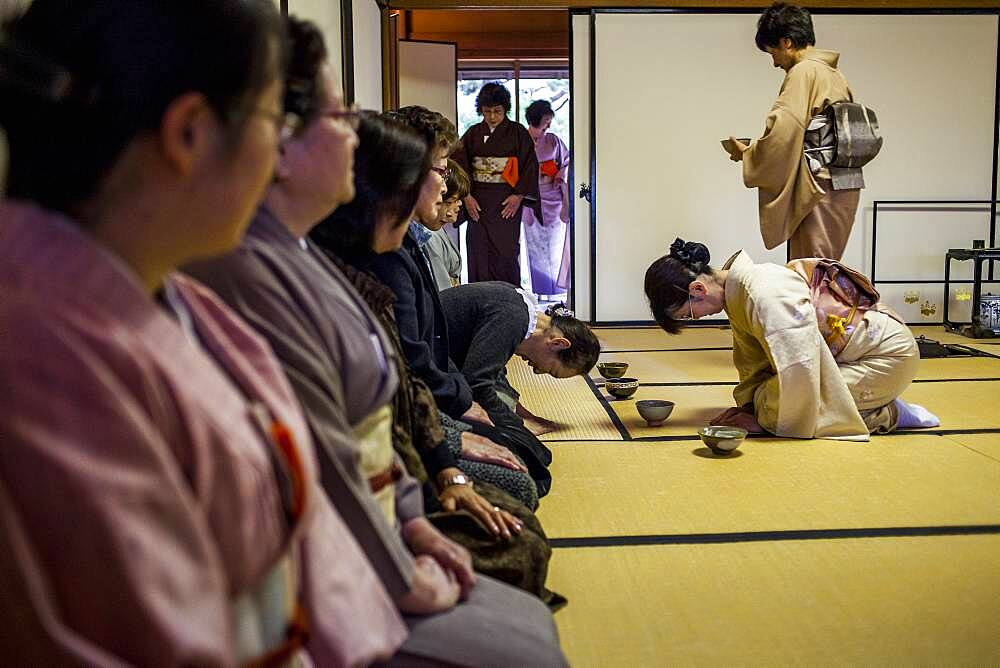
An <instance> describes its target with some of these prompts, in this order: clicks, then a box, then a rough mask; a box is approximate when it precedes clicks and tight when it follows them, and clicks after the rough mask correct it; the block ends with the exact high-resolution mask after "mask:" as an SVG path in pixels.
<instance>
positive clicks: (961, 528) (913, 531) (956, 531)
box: [549, 524, 1000, 548]
mask: <svg viewBox="0 0 1000 668" xmlns="http://www.w3.org/2000/svg"><path fill="white" fill-rule="evenodd" d="M984 534H1000V524H972V525H957V526H931V527H869V528H854V529H795V530H789V531H741V532H732V533H691V534H663V535H652V536H594V537H590V538H550V539H549V544H550V545H551V546H552V547H554V548H574V547H636V546H643V545H704V544H708V543H756V542H764V541H790V540H835V539H841V538H904V537H905V538H909V537H917V536H967V535H984Z"/></svg>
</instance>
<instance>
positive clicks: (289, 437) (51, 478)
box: [0, 0, 406, 666]
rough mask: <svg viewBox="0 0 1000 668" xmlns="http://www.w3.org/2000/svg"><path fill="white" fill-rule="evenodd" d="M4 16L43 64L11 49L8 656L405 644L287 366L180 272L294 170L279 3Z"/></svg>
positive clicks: (348, 654)
mask: <svg viewBox="0 0 1000 668" xmlns="http://www.w3.org/2000/svg"><path fill="white" fill-rule="evenodd" d="M3 32H4V33H5V40H9V41H3V42H0V51H2V52H0V61H2V62H3V63H4V65H8V64H9V63H10V62H11V60H12V59H21V60H22V61H28V62H30V64H31V67H30V69H27V70H26V71H29V72H32V73H33V76H32V77H31V78H30V79H27V80H26V81H23V82H17V81H12V80H11V79H12V75H14V74H16V72H17V71H19V69H18V68H8V67H4V68H0V99H2V100H3V103H2V104H0V125H3V126H4V128H5V130H6V131H7V134H8V137H9V140H10V154H11V161H10V191H9V193H8V194H9V196H10V199H8V200H7V201H5V202H4V203H2V204H0V295H2V298H0V396H2V397H3V406H2V408H0V591H2V592H3V594H2V595H0V624H2V625H3V632H2V633H0V657H3V662H4V663H5V664H10V665H38V666H54V665H97V666H108V665H141V666H178V665H205V666H208V665H211V666H233V665H237V664H247V665H279V664H281V665H284V664H293V663H299V662H300V661H301V662H304V663H306V664H309V663H310V658H311V659H312V662H314V663H315V664H317V665H333V666H340V665H361V664H367V663H371V662H373V661H378V660H380V659H385V658H387V657H389V656H391V655H392V654H393V652H394V651H395V650H396V649H397V648H398V647H399V646H400V645H401V643H402V642H403V640H404V638H405V637H406V628H405V626H404V625H403V623H402V620H401V619H400V618H399V615H398V613H397V611H396V609H395V606H394V605H393V601H392V600H391V599H390V597H389V595H388V594H387V592H386V591H385V589H384V588H383V586H382V585H381V583H380V581H379V579H378V577H377V575H376V573H375V571H374V569H373V568H372V566H371V565H370V564H369V562H368V560H367V559H366V558H365V556H364V554H363V553H362V551H361V549H360V548H359V546H358V544H357V542H356V541H355V540H354V539H353V538H352V536H351V534H350V532H349V531H348V529H347V527H346V526H345V524H344V522H343V520H342V519H341V518H340V516H339V515H337V513H336V512H334V511H333V509H332V508H331V507H330V505H329V503H328V502H327V501H326V498H325V497H324V495H323V492H322V490H321V489H320V488H319V485H318V481H317V473H316V468H317V466H316V462H315V459H314V457H313V450H312V442H311V440H310V436H309V432H308V429H307V427H306V423H305V419H304V418H303V415H302V412H301V410H300V408H299V406H298V403H297V402H296V401H295V397H294V394H293V393H292V390H291V388H290V387H289V385H288V382H287V380H286V379H285V377H284V376H283V375H282V372H281V367H280V365H279V364H278V362H277V360H275V359H274V356H273V355H272V353H271V350H270V348H268V346H267V345H266V344H265V343H264V342H263V341H262V340H261V339H260V338H259V337H257V336H256V335H254V334H253V332H251V331H250V329H249V328H248V327H247V326H246V324H245V323H243V321H241V320H240V319H239V318H238V317H236V316H235V315H234V314H233V313H232V312H231V311H230V310H229V309H228V308H226V307H225V306H224V305H223V304H222V303H221V301H220V300H219V299H218V298H217V297H216V296H215V295H214V294H213V293H211V292H210V291H209V290H207V289H206V288H204V287H203V286H201V285H199V284H198V283H196V282H195V281H193V280H191V279H190V278H187V277H185V276H182V275H180V274H178V273H176V272H175V271H173V270H174V267H175V266H176V265H177V264H179V263H181V262H184V261H188V260H192V259H195V258H198V257H206V256H209V255H212V254H217V253H221V252H225V251H226V250H228V249H230V248H232V246H233V245H235V244H236V242H237V241H238V240H239V238H240V236H241V235H242V234H243V231H244V229H245V228H246V225H247V223H248V221H249V215H250V213H251V212H252V211H253V208H254V206H255V204H256V202H257V201H258V200H259V198H260V196H261V195H262V193H263V191H264V189H265V188H266V186H267V184H268V182H269V181H270V179H271V175H272V168H273V166H274V162H275V156H276V154H277V149H278V140H279V136H280V133H281V132H282V130H283V126H284V117H283V115H282V114H281V113H279V110H280V108H281V107H280V99H281V95H280V93H281V90H282V77H281V75H280V71H281V63H282V60H283V58H282V54H283V52H284V30H283V26H282V24H281V19H280V17H279V16H278V14H277V11H276V10H275V9H274V7H273V4H272V3H271V2H270V1H269V0H173V1H171V2H162V1H160V0H130V1H129V2H127V3H110V2H102V3H96V2H77V1H76V0H35V2H34V4H33V5H32V6H31V8H30V9H29V10H28V11H27V13H26V14H25V15H24V16H23V18H21V19H19V20H17V21H16V22H15V23H13V24H12V25H8V26H5V27H4V31H3ZM220 34H225V35H226V36H227V37H228V38H229V39H228V40H219V39H218V35H220ZM136 63H155V64H156V67H136V66H135V64H136ZM205 63H211V67H210V68H206V67H205ZM307 630H308V632H307ZM303 646H304V647H303ZM303 649H305V650H306V651H308V653H309V654H310V657H301V656H297V655H298V654H300V653H301V652H302V651H303Z"/></svg>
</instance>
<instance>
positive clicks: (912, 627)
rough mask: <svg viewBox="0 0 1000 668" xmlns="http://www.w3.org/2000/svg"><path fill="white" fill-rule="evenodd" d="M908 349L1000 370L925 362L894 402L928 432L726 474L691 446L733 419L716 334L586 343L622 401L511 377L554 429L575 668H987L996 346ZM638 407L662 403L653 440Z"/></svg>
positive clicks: (560, 558) (558, 517)
mask: <svg viewBox="0 0 1000 668" xmlns="http://www.w3.org/2000/svg"><path fill="white" fill-rule="evenodd" d="M914 332H915V334H926V335H927V336H928V337H929V338H934V339H937V340H940V341H945V342H955V343H964V344H972V345H973V346H974V347H976V348H978V349H980V350H983V351H986V352H989V353H992V354H994V355H996V356H997V357H995V358H991V357H978V358H956V359H937V360H923V361H922V362H921V368H920V373H919V375H918V377H917V381H916V382H914V383H913V385H911V386H910V388H909V389H908V390H907V392H906V393H905V394H904V397H905V398H907V399H909V400H911V401H914V402H917V403H920V404H922V405H924V406H926V407H927V408H928V409H930V410H931V411H933V412H935V413H936V414H937V415H938V416H939V417H940V418H941V426H940V427H939V428H936V429H930V430H919V431H911V432H906V433H897V434H891V435H887V436H879V437H874V438H873V439H872V440H871V442H869V443H845V442H834V441H824V440H814V441H801V440H788V439H779V438H755V439H750V440H748V441H746V442H745V443H744V444H743V446H742V447H741V449H740V451H739V453H738V456H734V457H729V458H717V457H714V456H712V455H711V453H710V452H709V451H708V450H707V449H706V448H704V447H703V446H702V444H701V442H700V441H699V440H698V438H697V436H696V435H695V433H694V432H695V430H696V429H697V428H698V427H699V426H701V425H703V424H704V423H705V421H706V420H707V419H708V418H709V417H711V416H712V415H714V414H716V413H718V412H719V411H721V410H722V409H724V408H725V407H727V406H729V405H730V403H731V401H732V397H731V392H732V387H733V385H734V384H735V381H736V376H735V371H734V370H733V368H732V366H731V364H730V355H731V350H730V349H731V347H732V339H731V337H730V335H729V332H728V331H727V330H725V329H715V328H712V329H697V328H691V329H689V330H686V331H685V332H684V333H683V334H682V335H680V336H674V337H669V336H667V335H666V334H664V333H662V332H660V331H659V330H656V329H650V328H642V329H600V330H597V333H598V336H599V337H600V338H601V339H602V343H603V349H604V351H605V352H604V354H603V355H602V359H604V360H611V359H614V360H622V361H626V362H628V363H629V365H630V368H629V372H628V375H629V376H635V377H638V378H639V380H640V382H641V386H640V388H639V391H638V392H637V394H636V396H635V397H633V398H632V399H629V400H624V401H617V400H611V399H610V398H609V397H608V396H607V395H606V394H605V393H604V392H603V388H602V383H601V381H600V378H599V376H597V375H596V373H595V375H594V377H593V378H588V379H584V378H578V379H573V380H567V381H555V380H553V379H551V378H548V377H539V376H534V375H533V374H531V373H530V369H528V368H527V367H526V366H524V365H523V364H521V363H520V362H514V363H512V365H511V367H510V375H511V381H512V383H513V384H514V385H515V387H517V388H518V389H519V390H521V392H522V402H523V403H524V404H525V406H527V407H528V408H529V409H531V410H533V411H534V412H536V413H538V414H540V415H543V416H544V417H548V418H551V419H554V420H556V421H557V422H560V423H562V424H563V427H562V428H560V429H558V430H556V431H555V432H553V433H551V434H548V435H546V436H545V437H543V440H546V441H547V442H548V444H549V447H550V448H552V450H553V456H554V461H553V463H552V468H551V470H552V477H553V485H552V491H551V493H550V494H549V495H548V496H546V497H545V498H544V499H542V502H541V508H540V509H539V513H538V514H539V517H540V519H541V520H542V523H543V525H544V526H545V528H546V530H547V531H548V534H549V536H550V538H551V539H552V543H553V546H554V548H555V550H554V555H553V558H552V564H551V570H550V576H549V587H550V588H552V589H554V590H556V591H558V592H560V593H562V594H563V595H565V596H566V597H568V598H569V601H570V604H569V606H567V607H566V608H565V609H563V610H562V611H560V612H559V613H557V615H556V621H557V623H558V625H559V629H560V634H561V637H562V642H563V648H564V649H565V651H566V653H567V655H568V656H569V658H570V661H571V662H572V663H573V665H575V666H660V665H731V664H758V665H776V664H792V663H794V664H809V665H813V664H834V663H836V664H843V663H856V664H861V663H864V664H875V665H887V664H894V665H899V664H947V665H998V664H1000V345H998V344H1000V341H990V340H985V341H977V342H974V341H971V340H969V339H963V338H961V337H958V336H955V335H949V334H947V333H945V332H944V331H943V330H942V329H941V328H935V327H922V328H914ZM639 398H661V399H669V400H672V401H674V402H676V404H677V407H676V409H675V411H674V414H673V415H672V416H671V418H670V420H668V421H667V423H666V424H664V425H663V426H662V427H659V428H655V429H653V428H649V427H647V426H646V425H645V422H644V421H643V420H642V419H641V418H640V417H639V415H638V413H637V412H636V410H635V404H634V400H635V399H639Z"/></svg>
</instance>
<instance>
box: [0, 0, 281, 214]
mask: <svg viewBox="0 0 1000 668" xmlns="http://www.w3.org/2000/svg"><path fill="white" fill-rule="evenodd" d="M25 54H29V56H28V60H31V61H33V62H35V63H45V66H44V67H43V68H42V69H43V70H44V71H46V73H47V74H49V75H51V76H47V77H46V85H43V86H42V87H41V88H42V89H43V90H41V91H34V93H39V92H42V93H43V94H25V92H24V85H23V82H18V81H17V80H16V77H12V76H9V74H10V71H11V70H10V69H9V68H8V67H6V65H7V64H8V63H10V62H12V61H15V60H24V56H25ZM284 59H285V39H284V34H283V27H282V24H281V17H280V15H279V14H278V12H277V10H276V9H275V8H274V4H273V3H272V2H270V1H269V0H171V1H170V2H164V1H162V0H127V1H125V0H88V1H87V2H81V1H80V0H35V2H34V3H32V5H31V6H30V7H29V8H28V10H27V11H26V12H25V13H24V14H23V15H22V16H20V17H19V18H15V19H13V20H12V21H10V22H9V23H8V24H7V25H5V26H4V28H3V37H2V40H0V73H3V74H6V75H8V76H4V75H2V74H0V99H3V104H0V126H3V127H4V129H5V130H6V132H7V138H8V142H9V144H10V174H9V183H8V195H9V196H10V197H18V198H23V199H29V200H33V201H35V202H37V203H38V204H40V205H42V206H45V207H47V208H50V209H54V210H59V211H64V212H67V213H71V211H69V209H71V208H72V207H73V206H74V205H75V204H77V203H79V202H81V201H83V200H85V199H86V198H88V197H91V196H93V195H94V193H95V192H96V191H97V189H98V188H99V187H100V184H101V182H102V180H103V179H104V178H105V177H106V175H107V174H108V172H109V171H110V170H111V169H112V168H113V166H114V165H115V163H116V162H117V161H118V159H119V158H120V156H121V154H122V152H123V151H124V150H125V148H126V147H127V146H128V145H129V144H130V143H131V142H132V141H133V140H134V139H135V138H136V137H137V136H140V135H142V134H144V133H149V132H155V131H156V130H157V129H158V128H159V127H160V123H161V120H162V116H163V113H164V111H165V110H166V109H167V108H168V107H169V106H170V104H171V103H172V102H173V100H175V99H176V98H177V97H178V96H180V95H183V94H185V93H188V92H198V93H201V94H203V95H204V96H205V97H206V98H207V100H208V102H209V104H210V105H211V106H212V108H213V109H214V110H215V112H216V113H217V114H218V115H219V117H220V119H221V120H222V121H223V122H224V123H226V124H227V125H228V126H229V128H230V130H231V132H230V136H231V138H232V140H233V143H235V141H236V139H237V138H238V137H239V136H240V133H241V132H242V129H243V127H244V125H245V122H246V120H247V119H248V118H249V117H250V112H251V111H252V110H251V109H250V108H249V107H250V105H251V104H252V103H253V101H254V100H255V99H256V97H257V96H258V95H260V93H261V92H262V91H263V90H264V89H265V88H266V87H267V86H268V85H269V84H271V83H272V82H273V81H274V80H275V79H276V78H278V77H279V76H280V73H281V71H282V70H283V69H284ZM36 87H37V86H36Z"/></svg>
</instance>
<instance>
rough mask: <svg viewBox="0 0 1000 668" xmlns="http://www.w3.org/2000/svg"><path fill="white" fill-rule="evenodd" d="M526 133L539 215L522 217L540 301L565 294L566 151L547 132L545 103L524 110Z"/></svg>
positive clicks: (530, 211)
mask: <svg viewBox="0 0 1000 668" xmlns="http://www.w3.org/2000/svg"><path fill="white" fill-rule="evenodd" d="M524 113H525V116H526V117H527V119H528V133H529V134H530V135H531V138H532V139H534V140H535V155H536V156H537V158H538V194H539V198H540V201H541V208H542V215H541V217H538V216H536V215H535V210H534V209H529V208H526V209H524V213H523V218H522V220H523V222H524V240H525V243H526V244H527V246H528V264H529V265H530V266H531V291H532V292H534V293H535V294H536V295H538V296H539V297H540V298H545V297H556V296H557V295H563V294H565V293H566V289H567V287H568V280H567V278H568V276H565V275H563V276H560V269H561V267H562V263H563V252H564V251H565V250H567V249H568V246H567V244H568V240H569V195H568V190H567V189H568V187H569V186H568V185H567V184H566V175H567V173H568V172H569V148H567V147H566V144H565V143H563V140H562V139H560V138H559V137H557V136H556V135H554V134H552V133H551V132H548V129H549V126H550V125H552V118H553V117H554V116H555V112H553V111H552V105H551V104H549V102H548V100H535V101H534V102H532V103H531V104H529V105H528V108H527V109H526V110H525V112H524Z"/></svg>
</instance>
